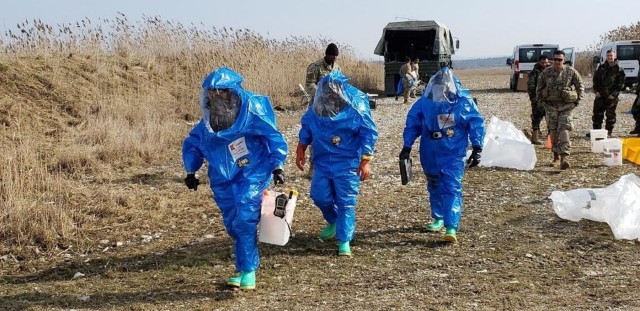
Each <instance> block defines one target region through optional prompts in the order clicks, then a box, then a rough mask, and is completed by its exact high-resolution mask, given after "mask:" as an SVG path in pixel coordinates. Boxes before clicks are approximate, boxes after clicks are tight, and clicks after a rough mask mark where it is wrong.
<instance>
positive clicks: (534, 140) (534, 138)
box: [531, 130, 542, 145]
mask: <svg viewBox="0 0 640 311" xmlns="http://www.w3.org/2000/svg"><path fill="white" fill-rule="evenodd" d="M538 135H539V131H536V130H534V131H532V132H531V143H532V144H534V145H542V142H541V141H540V140H539V139H538V137H539V136H538Z"/></svg>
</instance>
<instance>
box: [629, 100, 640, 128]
mask: <svg viewBox="0 0 640 311" xmlns="http://www.w3.org/2000/svg"><path fill="white" fill-rule="evenodd" d="M631 115H633V119H634V120H635V121H636V125H635V128H634V129H635V130H637V131H640V94H638V96H636V100H635V101H634V102H633V106H631Z"/></svg>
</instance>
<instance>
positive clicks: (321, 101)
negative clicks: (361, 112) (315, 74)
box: [311, 70, 350, 117]
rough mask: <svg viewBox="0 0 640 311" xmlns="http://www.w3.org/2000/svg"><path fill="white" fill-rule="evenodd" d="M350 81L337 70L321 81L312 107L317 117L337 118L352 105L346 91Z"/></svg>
mask: <svg viewBox="0 0 640 311" xmlns="http://www.w3.org/2000/svg"><path fill="white" fill-rule="evenodd" d="M348 80H349V78H347V77H346V76H344V75H343V74H342V73H341V72H340V71H337V70H334V71H331V73H329V74H328V75H326V76H324V77H323V78H322V79H320V81H319V82H318V89H317V90H316V94H315V97H314V98H313V105H312V107H311V108H312V109H313V112H314V113H315V114H316V115H317V116H319V117H335V116H337V115H338V114H339V113H340V111H342V110H343V109H344V108H345V107H346V106H348V105H349V104H350V101H349V98H348V95H347V94H346V89H345V86H346V82H347V81H348Z"/></svg>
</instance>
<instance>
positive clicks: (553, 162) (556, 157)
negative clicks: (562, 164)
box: [549, 152, 560, 167]
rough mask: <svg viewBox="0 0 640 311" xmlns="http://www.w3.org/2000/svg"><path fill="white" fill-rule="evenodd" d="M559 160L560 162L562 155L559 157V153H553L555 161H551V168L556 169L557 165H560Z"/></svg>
mask: <svg viewBox="0 0 640 311" xmlns="http://www.w3.org/2000/svg"><path fill="white" fill-rule="evenodd" d="M558 160H560V155H558V153H557V152H554V153H553V161H551V163H550V164H549V166H550V167H554V166H556V164H558Z"/></svg>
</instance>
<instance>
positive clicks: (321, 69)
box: [305, 43, 340, 98]
mask: <svg viewBox="0 0 640 311" xmlns="http://www.w3.org/2000/svg"><path fill="white" fill-rule="evenodd" d="M336 58H338V46H336V45H335V44H334V43H329V45H328V46H327V49H326V50H325V52H324V57H323V58H322V59H320V60H318V61H316V62H313V63H311V64H309V66H308V67H307V79H306V82H305V88H306V89H307V93H309V95H311V98H313V97H314V96H315V95H316V90H317V89H318V81H320V79H322V77H324V76H326V75H328V74H329V73H330V72H331V71H332V70H338V71H340V66H338V64H336Z"/></svg>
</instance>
